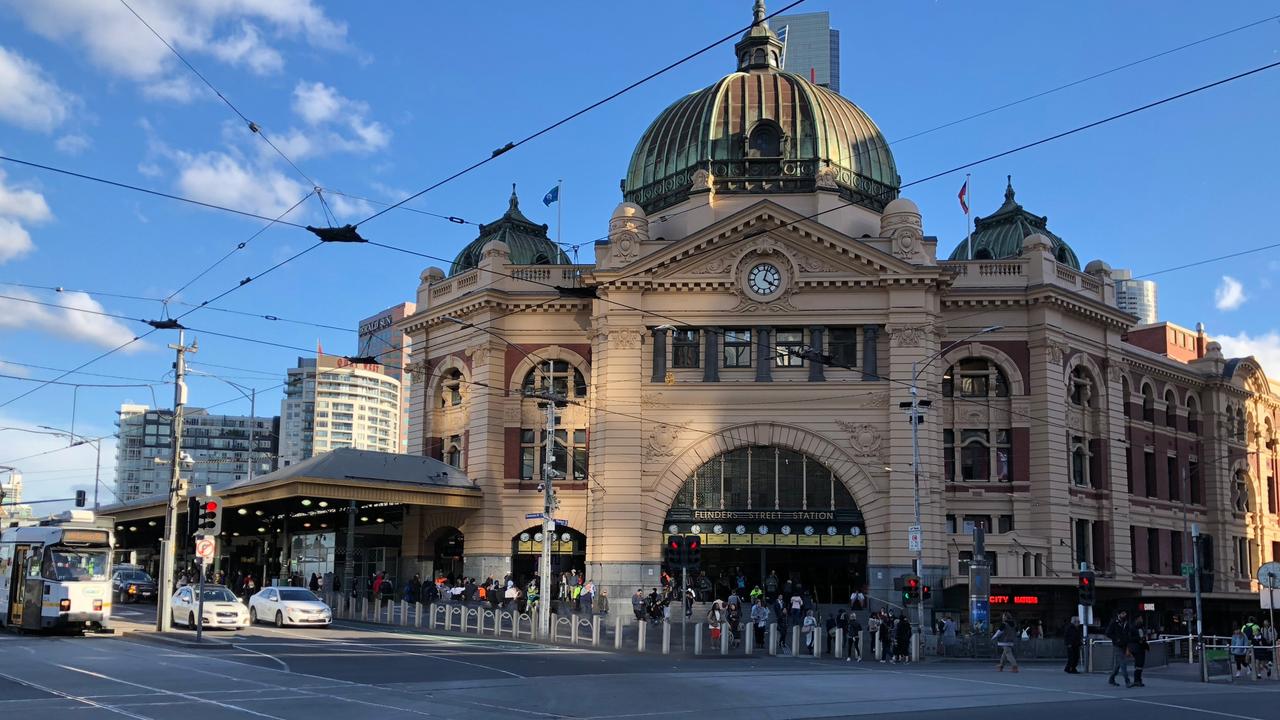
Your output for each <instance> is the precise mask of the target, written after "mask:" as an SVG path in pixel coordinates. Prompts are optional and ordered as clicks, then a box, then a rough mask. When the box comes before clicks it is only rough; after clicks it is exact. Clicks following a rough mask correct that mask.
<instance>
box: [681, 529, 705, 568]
mask: <svg viewBox="0 0 1280 720" xmlns="http://www.w3.org/2000/svg"><path fill="white" fill-rule="evenodd" d="M684 564H685V567H687V568H689V569H690V570H697V569H698V568H699V567H702V538H700V537H698V536H697V535H685V536H684Z"/></svg>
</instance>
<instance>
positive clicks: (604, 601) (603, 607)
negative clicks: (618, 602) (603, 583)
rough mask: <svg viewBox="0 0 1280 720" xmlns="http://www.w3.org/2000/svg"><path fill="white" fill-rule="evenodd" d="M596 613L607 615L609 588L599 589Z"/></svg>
mask: <svg viewBox="0 0 1280 720" xmlns="http://www.w3.org/2000/svg"><path fill="white" fill-rule="evenodd" d="M596 612H598V613H600V614H601V615H608V614H609V588H600V597H599V598H597V599H596Z"/></svg>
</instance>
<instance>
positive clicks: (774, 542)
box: [664, 445, 867, 602]
mask: <svg viewBox="0 0 1280 720" xmlns="http://www.w3.org/2000/svg"><path fill="white" fill-rule="evenodd" d="M664 529H665V530H666V532H668V533H692V534H697V535H700V536H701V537H702V573H701V575H700V577H699V578H696V579H695V578H690V584H691V585H693V586H694V587H695V588H700V589H701V590H702V592H703V593H709V594H713V595H714V596H715V597H719V598H724V597H725V596H726V595H727V594H728V592H729V590H730V589H731V588H733V587H735V586H736V578H737V577H738V576H739V575H741V576H743V577H744V578H745V581H746V588H747V590H750V589H751V588H752V587H754V586H755V585H756V584H759V585H760V587H761V588H767V587H768V586H769V585H770V584H771V581H770V574H772V575H774V576H775V577H776V584H777V587H778V589H779V590H781V589H782V588H783V587H784V586H785V585H786V583H787V582H788V581H790V582H792V583H793V584H794V583H799V584H801V585H802V586H803V587H804V588H805V589H806V590H808V591H809V592H810V593H811V594H812V595H813V596H814V598H815V600H817V601H818V602H845V601H846V600H847V599H848V597H849V594H850V593H851V592H853V590H854V589H859V590H861V589H863V588H865V586H866V582H867V536H866V532H865V529H866V528H865V526H864V525H863V518H862V512H861V511H860V510H859V509H858V506H857V504H856V503H855V502H854V499H853V496H852V495H851V494H850V493H849V490H848V489H847V488H846V487H845V486H844V484H843V483H842V482H841V481H840V479H839V478H837V477H836V476H835V475H834V474H833V473H832V472H831V470H830V469H828V468H827V467H826V466H825V465H824V464H822V463H821V462H819V461H818V460H816V459H814V458H812V457H809V456H807V455H805V454H803V453H800V452H796V451H795V450H790V449H787V448H783V447H776V446H767V445H766V446H749V447H742V448H738V449H735V450H731V451H729V452H726V453H723V454H721V455H719V456H718V457H715V458H713V459H711V460H710V461H708V462H706V463H704V464H703V465H702V466H701V467H699V468H697V469H696V470H695V471H694V472H693V473H692V474H691V475H690V476H689V478H688V480H686V481H685V483H684V485H683V486H682V487H681V488H680V491H679V492H677V493H676V496H675V499H674V501H673V502H672V504H671V508H670V509H669V510H668V511H667V517H666V522H665V523H664Z"/></svg>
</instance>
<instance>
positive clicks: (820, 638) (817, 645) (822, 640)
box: [813, 626, 827, 658]
mask: <svg viewBox="0 0 1280 720" xmlns="http://www.w3.org/2000/svg"><path fill="white" fill-rule="evenodd" d="M826 643H827V630H826V628H824V627H821V626H818V627H815V628H814V629H813V656H814V657H815V658H820V657H822V653H823V647H824V646H825V645H826Z"/></svg>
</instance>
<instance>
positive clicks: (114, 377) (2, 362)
mask: <svg viewBox="0 0 1280 720" xmlns="http://www.w3.org/2000/svg"><path fill="white" fill-rule="evenodd" d="M5 365H16V366H18V367H25V368H32V369H34V370H49V371H51V372H67V370H66V369H65V368H56V367H49V366H48V365H35V364H32V363H24V362H18V361H17V360H2V359H0V367H4V366H5ZM76 374H77V375H85V376H88V377H100V378H107V379H110V380H132V381H134V382H140V383H155V382H156V381H155V380H152V379H150V378H140V377H129V376H128V375H107V374H105V373H92V372H81V373H76ZM159 384H161V385H167V384H168V383H167V382H164V381H160V383H159Z"/></svg>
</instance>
